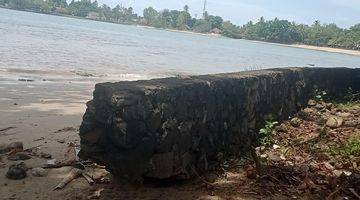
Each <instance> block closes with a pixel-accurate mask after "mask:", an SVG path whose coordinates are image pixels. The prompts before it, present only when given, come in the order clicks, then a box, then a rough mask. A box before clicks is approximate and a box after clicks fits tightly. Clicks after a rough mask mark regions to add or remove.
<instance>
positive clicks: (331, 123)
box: [326, 116, 344, 128]
mask: <svg viewBox="0 0 360 200" xmlns="http://www.w3.org/2000/svg"><path fill="white" fill-rule="evenodd" d="M343 121H344V120H343V119H342V118H341V117H336V116H331V117H329V119H328V120H327V121H326V126H328V127H330V128H339V127H340V126H341V125H342V124H343Z"/></svg>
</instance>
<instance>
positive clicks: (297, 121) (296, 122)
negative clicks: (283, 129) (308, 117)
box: [290, 117, 301, 127]
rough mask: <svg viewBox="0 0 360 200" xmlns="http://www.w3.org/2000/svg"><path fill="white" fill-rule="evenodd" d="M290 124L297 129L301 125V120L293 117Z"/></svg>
mask: <svg viewBox="0 0 360 200" xmlns="http://www.w3.org/2000/svg"><path fill="white" fill-rule="evenodd" d="M290 124H291V126H293V127H299V126H300V124H301V119H299V118H297V117H294V118H292V119H291V121H290Z"/></svg>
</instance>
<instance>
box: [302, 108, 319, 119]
mask: <svg viewBox="0 0 360 200" xmlns="http://www.w3.org/2000/svg"><path fill="white" fill-rule="evenodd" d="M315 113H316V112H315V110H313V109H311V108H305V109H303V110H301V111H300V112H299V114H298V115H299V118H301V119H303V120H307V121H312V120H314V117H313V115H315Z"/></svg>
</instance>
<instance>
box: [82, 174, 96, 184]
mask: <svg viewBox="0 0 360 200" xmlns="http://www.w3.org/2000/svg"><path fill="white" fill-rule="evenodd" d="M82 176H83V177H84V178H85V179H86V181H87V182H88V183H89V185H93V184H94V183H95V181H94V180H93V179H92V178H91V177H90V176H89V175H88V174H86V173H82Z"/></svg>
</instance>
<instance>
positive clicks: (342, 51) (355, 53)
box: [283, 44, 360, 56]
mask: <svg viewBox="0 0 360 200" xmlns="http://www.w3.org/2000/svg"><path fill="white" fill-rule="evenodd" d="M283 46H288V47H294V48H299V49H309V50H315V51H324V52H330V53H340V54H346V55H352V56H360V51H356V50H349V49H339V48H332V47H320V46H311V45H306V44H290V45H286V44H284V45H283Z"/></svg>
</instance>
